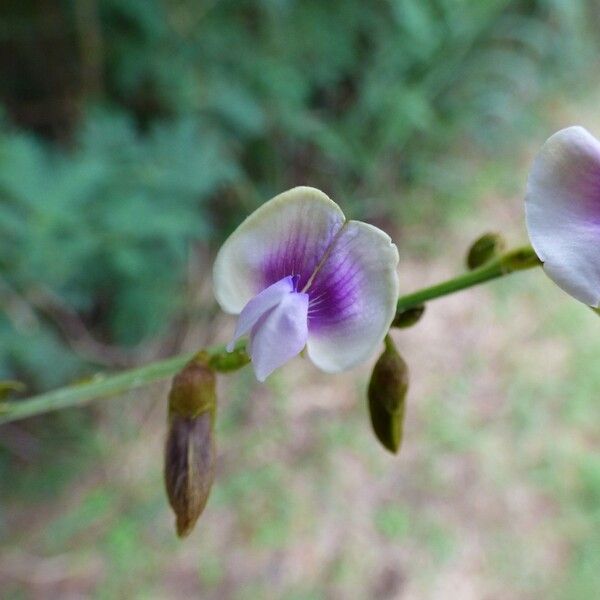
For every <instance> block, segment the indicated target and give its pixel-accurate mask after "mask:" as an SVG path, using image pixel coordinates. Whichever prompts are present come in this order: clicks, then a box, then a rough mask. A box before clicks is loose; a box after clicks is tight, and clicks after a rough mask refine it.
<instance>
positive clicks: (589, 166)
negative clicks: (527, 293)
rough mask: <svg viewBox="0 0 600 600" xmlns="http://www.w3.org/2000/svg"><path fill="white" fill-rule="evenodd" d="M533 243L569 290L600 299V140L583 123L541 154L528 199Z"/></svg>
mask: <svg viewBox="0 0 600 600" xmlns="http://www.w3.org/2000/svg"><path fill="white" fill-rule="evenodd" d="M525 209H526V218H527V230H528V232H529V238H530V240H531V244H532V246H533V248H534V250H535V252H536V254H537V255H538V256H539V258H540V260H541V261H542V262H543V264H544V271H545V272H546V274H547V275H548V276H549V277H550V279H552V280H553V281H554V282H555V283H556V284H557V285H558V286H559V287H561V288H562V289H563V290H564V291H565V292H567V293H568V294H570V295H571V296H573V297H574V298H576V299H577V300H580V301H581V302H584V303H585V304H588V305H589V306H593V307H598V305H599V304H600V142H599V141H598V140H597V139H596V138H594V137H593V136H592V135H591V134H590V133H589V132H588V131H586V130H585V129H584V128H583V127H568V128H567V129H562V130H561V131H559V132H558V133H555V134H554V135H553V136H552V137H551V138H550V139H548V140H547V141H546V143H545V144H544V145H543V146H542V149H541V150H540V152H539V154H538V155H537V157H536V159H535V161H534V164H533V167H532V169H531V173H530V175H529V181H528V184H527V196H526V201H525Z"/></svg>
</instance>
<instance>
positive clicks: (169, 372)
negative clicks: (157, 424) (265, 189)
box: [0, 247, 541, 424]
mask: <svg viewBox="0 0 600 600" xmlns="http://www.w3.org/2000/svg"><path fill="white" fill-rule="evenodd" d="M540 264H541V263H540V261H539V259H538V258H537V256H536V255H535V252H534V251H533V249H532V248H530V247H524V248H518V249H516V250H512V251H510V252H507V253H506V254H504V255H502V256H500V257H499V258H496V259H493V260H492V261H490V262H489V263H487V264H485V265H483V266H482V267H479V268H478V269H474V270H473V271H469V272H467V273H465V274H463V275H459V276H458V277H455V278H454V279H449V280H448V281H445V282H443V283H439V284H437V285H434V286H431V287H428V288H425V289H422V290H418V291H416V292H414V293H412V294H408V295H406V296H402V297H401V298H400V299H399V300H398V306H397V310H396V315H398V314H400V313H402V312H403V311H405V310H407V309H411V308H415V307H417V306H420V305H422V304H423V303H424V302H427V301H428V300H433V299H434V298H439V297H441V296H446V295H448V294H452V293H454V292H458V291H460V290H464V289H466V288H469V287H473V286H475V285H479V284H481V283H484V282H486V281H489V280H491V279H496V278H498V277H502V276H503V275H508V274H509V273H512V272H514V271H521V270H524V269H530V268H533V267H536V266H539V265H540ZM203 352H205V353H208V355H209V356H210V359H209V363H210V366H211V367H212V368H213V369H215V371H218V372H221V373H227V372H230V371H235V370H237V369H240V368H241V367H243V366H244V365H246V364H248V362H250V358H249V356H248V354H247V352H246V350H245V343H244V342H240V343H239V344H238V345H237V346H236V349H235V350H234V351H233V352H231V353H229V352H227V351H226V350H225V349H224V348H223V346H214V347H211V348H207V349H205V350H203ZM194 356H195V354H194V353H190V352H188V353H184V354H180V355H178V356H174V357H172V358H168V359H166V360H161V361H158V362H154V363H151V364H149V365H145V366H143V367H138V368H136V369H131V370H129V371H123V372H121V373H117V374H116V375H97V376H95V377H94V378H93V379H91V380H90V381H87V382H84V383H78V384H75V385H71V386H68V387H64V388H60V389H58V390H55V391H52V392H47V393H45V394H40V395H38V396H34V397H32V398H27V399H25V400H12V401H9V402H3V403H0V424H2V423H9V422H10V421H17V420H19V419H25V418H27V417H32V416H34V415H39V414H42V413H46V412H50V411H54V410H59V409H62V408H68V407H71V406H80V405H82V404H86V403H87V402H89V401H90V400H94V399H96V398H108V397H110V396H115V395H117V394H123V393H126V392H129V391H132V390H135V389H137V388H140V387H142V386H145V385H147V384H149V383H153V382H156V381H160V380H162V379H167V378H169V377H172V376H173V375H174V374H175V373H177V372H178V371H180V370H181V368H182V367H183V366H184V365H185V364H186V363H187V362H188V361H190V360H191V359H192V358H193V357H194Z"/></svg>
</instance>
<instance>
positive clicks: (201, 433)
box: [165, 357, 216, 537]
mask: <svg viewBox="0 0 600 600" xmlns="http://www.w3.org/2000/svg"><path fill="white" fill-rule="evenodd" d="M215 406H216V392H215V374H214V372H213V371H212V370H211V369H210V367H208V366H207V365H206V363H205V362H203V360H202V357H197V358H196V359H195V360H194V361H192V362H191V363H189V364H188V365H187V366H186V367H185V368H184V369H183V370H182V371H181V372H180V373H178V374H177V375H176V376H175V377H174V379H173V385H172V387H171V392H170V394H169V432H168V435H167V442H166V445H165V486H166V489H167V495H168V497H169V503H170V504H171V507H172V508H173V511H174V512H175V515H176V518H177V522H176V525H177V535H178V536H179V537H184V536H186V535H188V534H189V533H190V532H191V531H192V529H193V528H194V525H195V524H196V521H197V520H198V518H199V517H200V515H201V514H202V511H203V510H204V507H205V506H206V502H207V501H208V496H209V494H210V490H211V487H212V484H213V481H214V476H215V439H214V415H215Z"/></svg>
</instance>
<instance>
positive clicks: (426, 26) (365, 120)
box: [0, 0, 600, 599]
mask: <svg viewBox="0 0 600 600" xmlns="http://www.w3.org/2000/svg"><path fill="white" fill-rule="evenodd" d="M599 18H600V14H599V9H598V5H597V3H596V2H594V1H593V0H590V1H584V0H522V1H513V0H485V1H481V0H427V1H422V0H396V1H392V0H390V1H383V0H382V1H376V2H369V3H365V2H359V1H358V0H336V1H335V2H320V1H317V0H315V1H311V0H308V1H302V2H300V1H299V0H297V1H295V0H259V1H253V2H250V1H233V0H221V1H213V2H210V1H208V0H207V1H206V2H193V1H191V0H163V1H159V0H78V1H75V0H71V1H66V0H64V1H62V2H50V1H42V0H38V1H33V0H28V1H25V2H23V1H17V0H7V1H6V2H4V3H3V5H2V8H1V9H0V75H1V78H2V79H1V80H2V86H1V89H0V102H1V106H2V120H1V123H0V307H1V311H0V377H2V378H6V377H13V378H17V379H20V380H23V381H25V382H27V384H28V386H29V390H30V391H36V390H41V389H46V388H49V387H53V386H57V385H61V384H64V383H67V382H69V381H73V380H74V379H75V378H79V377H85V376H87V375H90V374H92V373H93V372H95V371H97V370H101V369H110V368H117V367H122V366H127V365H132V364H137V363H141V362H144V361H147V360H151V359H153V358H157V357H160V356H166V355H170V354H172V353H173V352H176V351H178V350H180V349H183V348H196V347H198V346H200V345H201V344H202V343H205V342H207V341H210V340H213V339H219V340H223V339H225V337H226V335H225V333H226V330H227V327H229V326H230V324H229V321H223V320H222V318H221V317H219V316H217V311H216V309H215V306H214V303H213V301H212V297H211V291H210V281H209V273H210V261H211V255H212V253H213V252H214V250H215V249H216V248H217V247H218V245H219V243H220V242H221V241H222V240H223V238H224V237H225V236H226V235H227V233H228V232H229V231H230V230H231V229H232V228H233V227H234V226H235V225H236V224H237V223H238V222H239V221H240V220H241V219H242V218H243V216H244V215H246V214H247V213H248V212H249V211H251V210H252V209H253V208H254V207H255V206H257V205H258V204H259V203H261V202H263V201H264V200H265V199H267V198H269V197H271V196H272V195H274V194H275V193H277V192H279V191H281V190H283V189H286V188H288V187H291V186H293V185H297V184H301V183H307V184H311V185H315V186H317V187H321V188H322V189H324V190H325V191H327V192H328V193H329V194H330V195H332V196H333V197H334V198H335V199H336V200H338V201H339V202H340V203H341V204H342V205H343V206H344V209H345V210H346V211H347V212H349V213H352V214H353V215H354V216H356V217H359V218H365V219H367V220H370V221H372V222H375V223H378V224H381V225H383V226H385V228H386V229H388V230H390V231H391V232H394V233H395V235H394V237H395V239H396V240H397V241H398V243H399V246H400V250H401V254H402V255H403V257H404V258H403V266H402V282H403V283H402V285H403V289H405V290H406V291H408V290H409V288H410V289H412V288H414V287H417V286H418V285H419V284H423V283H428V282H433V281H435V279H436V278H438V277H442V276H445V275H449V274H450V273H453V272H456V271H457V270H458V269H459V268H460V265H461V261H462V256H461V254H462V251H463V249H464V248H465V247H466V245H467V244H468V243H469V241H470V240H471V238H473V237H474V236H475V235H477V234H478V233H480V232H481V230H483V229H485V228H489V227H490V226H493V227H498V228H501V229H504V230H505V231H507V232H508V233H509V235H512V236H513V239H514V240H516V241H522V240H524V239H525V238H524V233H523V227H522V211H521V204H520V202H521V198H520V197H518V196H521V195H522V191H523V187H524V177H525V171H526V168H527V163H528V152H529V146H528V145H527V143H526V142H527V140H528V136H535V140H536V141H535V143H533V144H532V147H533V148H535V146H537V145H539V142H540V141H541V140H542V139H544V138H545V137H547V134H549V133H550V131H551V130H552V128H558V127H559V126H562V125H566V124H570V123H571V122H572V121H581V116H580V115H586V118H590V119H591V118H592V117H591V116H589V115H591V113H592V111H591V110H589V109H588V108H586V107H587V106H588V104H587V101H586V98H588V97H589V98H591V99H593V100H595V99H597V96H596V95H595V93H596V89H597V85H598V80H597V79H598V75H597V73H595V72H593V71H590V67H593V66H594V65H596V64H597V56H598V50H599V48H598V39H597V31H598V22H599ZM566 92H568V94H567V93H566ZM575 96H577V100H576V102H575ZM572 106H577V111H574V109H573V108H571V107H572ZM591 106H594V104H593V102H592V103H591ZM565 120H566V122H563V121H565ZM592 122H593V123H596V124H598V121H597V117H596V121H592ZM590 127H591V125H590ZM532 281H533V283H532ZM532 288H533V289H534V291H532ZM492 290H493V291H492V292H488V291H478V292H473V293H472V294H471V295H470V296H468V299H467V297H466V296H459V297H457V298H456V299H449V300H445V301H440V302H439V304H437V305H436V306H435V309H433V307H432V310H431V311H430V312H431V315H428V317H427V320H426V321H425V322H424V323H423V324H422V325H420V326H419V328H418V329H415V331H414V333H413V332H412V331H411V332H410V333H408V334H404V335H403V336H402V337H401V345H402V346H403V349H404V351H405V353H406V358H407V360H408V362H409V363H410V364H411V367H412V368H413V371H414V376H413V379H414V389H413V392H412V396H411V398H413V402H414V407H413V410H412V412H411V414H409V424H410V425H411V427H410V428H409V433H408V439H407V441H406V445H405V449H404V450H403V455H402V456H401V458H400V459H399V461H397V462H393V461H392V460H391V459H390V460H388V459H387V457H385V456H383V454H382V452H381V451H380V449H379V448H378V447H377V446H376V445H375V442H374V441H372V440H371V437H370V432H369V430H368V426H367V421H366V416H365V414H364V406H363V404H362V401H361V398H362V395H363V394H364V378H365V377H366V375H365V372H360V373H358V374H356V375H354V376H351V377H345V378H334V379H333V380H329V379H321V378H319V376H318V375H315V372H314V371H313V370H312V369H310V367H308V366H300V365H298V364H295V367H292V368H290V369H287V370H285V371H284V373H283V374H282V375H280V376H279V377H276V378H274V380H273V382H271V384H270V386H269V388H267V389H265V388H254V387H252V384H251V378H250V377H249V375H247V374H246V375H244V374H241V375H240V377H239V378H235V381H233V380H232V381H231V382H230V383H229V384H228V386H227V387H226V388H225V387H224V389H223V393H222V397H223V399H224V402H223V407H222V409H221V413H220V416H219V428H220V430H219V436H220V437H219V443H220V448H221V454H220V457H219V460H220V466H219V474H218V481H217V485H216V487H215V490H214V494H213V497H212V498H211V501H210V503H209V506H208V509H207V513H206V514H205V516H204V518H203V521H202V522H201V523H200V526H199V532H198V533H197V535H196V536H195V537H192V538H191V540H190V541H189V542H186V543H185V544H178V543H176V542H175V541H174V540H173V538H172V532H171V523H170V517H169V515H168V513H167V511H166V508H165V500H164V498H163V492H162V483H161V480H160V479H161V467H160V456H161V448H160V447H161V443H162V436H163V417H164V399H163V397H164V389H163V388H160V387H158V388H157V389H155V390H151V391H148V392H144V393H142V394H140V395H139V396H138V397H136V398H132V399H130V400H128V401H127V402H126V401H125V400H123V401H116V402H114V403H108V404H106V405H102V406H95V405H94V406H92V407H90V408H89V409H85V410H77V411H75V410H73V411H68V412H65V413H64V414H59V415H52V416H47V417H42V418H39V419H34V420H31V421H30V422H27V423H24V424H18V425H13V426H6V427H3V428H2V429H0V480H1V482H2V485H1V486H0V487H1V492H0V493H1V494H2V501H3V505H4V506H5V509H4V512H2V513H0V534H5V535H2V536H1V537H3V538H6V539H7V540H8V541H7V543H6V545H5V547H4V548H3V549H0V552H1V554H0V586H1V588H2V589H4V590H8V592H7V594H8V597H9V598H30V597H32V598H37V597H40V598H42V597H43V598H55V597H56V598H59V597H60V598H64V597H69V594H72V595H73V596H75V595H77V594H83V595H90V596H91V597H98V598H119V597H128V598H136V597H139V598H147V597H168V598H177V597H190V596H198V597H202V598H211V597H214V598H229V597H232V598H257V597H260V598H263V597H264V598H270V597H273V598H280V597H281V598H298V599H300V598H322V597H334V598H350V597H381V598H395V597H407V598H409V597H417V598H423V597H432V598H433V597H440V598H442V597H447V595H448V590H453V591H454V593H455V594H458V597H461V598H469V597H473V598H481V597H506V595H509V596H510V597H518V598H530V597H531V598H537V597H540V596H542V597H551V596H552V595H554V596H556V597H560V598H569V599H571V598H589V597H591V596H592V595H593V591H592V590H593V589H594V587H595V585H596V584H597V583H598V582H597V573H598V572H599V571H600V565H599V564H598V556H599V555H600V548H598V543H597V540H598V539H600V536H597V535H595V533H597V532H598V519H599V515H598V505H599V499H600V483H599V482H600V465H598V461H597V460H596V459H595V458H593V457H594V453H593V448H594V444H595V446H596V448H597V437H594V436H595V435H596V434H595V433H594V432H593V430H592V429H591V425H592V424H593V423H595V422H597V417H598V409H597V408H596V407H595V406H593V404H594V402H593V400H594V397H595V396H594V394H595V391H597V389H598V385H599V382H598V381H596V379H597V377H596V376H595V374H594V365H595V357H596V356H597V355H598V349H599V348H598V343H597V341H596V340H595V339H594V338H593V336H592V332H593V326H595V325H597V324H596V323H595V322H592V321H591V320H590V319H591V318H592V317H593V315H587V314H585V313H582V312H581V309H580V307H578V306H576V305H573V303H569V302H568V301H565V300H563V299H562V296H561V295H560V293H559V292H557V291H554V290H552V289H551V288H549V287H548V285H547V284H546V283H545V281H544V280H543V278H540V279H539V281H537V280H535V278H527V282H526V283H522V282H521V280H520V281H517V282H506V283H504V282H503V283H502V285H497V286H494V287H493V288H492ZM538 290H539V291H538ZM509 294H510V295H509ZM548 297H551V298H552V300H553V302H554V304H553V305H552V307H551V308H549V310H548V313H547V314H544V316H540V312H541V311H540V310H539V307H540V306H543V307H544V308H546V307H547V305H548V304H549V300H547V298H548ZM438 311H439V312H438ZM434 312H435V313H436V314H437V315H438V316H434V314H433V313H434ZM491 324H493V325H491ZM582 348H583V350H582ZM524 349H526V350H527V352H526V351H525V350H524ZM534 356H536V357H537V360H539V361H540V363H543V364H540V363H538V362H536V359H534V358H533V357H534ZM244 377H245V379H244ZM307 381H308V382H310V383H308V384H307V383H306V382H307ZM419 382H420V383H419ZM250 388H251V389H252V390H253V391H251V392H250V396H251V402H249V401H248V393H249V392H248V390H249V389H250ZM307 388H308V389H307ZM596 396H597V393H596ZM340 398H342V399H341V400H340ZM290 428H291V429H292V430H293V431H294V433H293V434H292V435H291V436H288V433H289V430H290ZM324 456H325V457H327V458H326V459H323V457H324ZM357 590H359V595H358V596H356V593H357Z"/></svg>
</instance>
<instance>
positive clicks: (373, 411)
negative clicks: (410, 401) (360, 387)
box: [368, 335, 408, 454]
mask: <svg viewBox="0 0 600 600" xmlns="http://www.w3.org/2000/svg"><path fill="white" fill-rule="evenodd" d="M407 390H408V366H407V364H406V362H404V359H403V358H402V357H401V356H400V354H399V353H398V351H397V350H396V347H395V345H394V342H393V341H392V339H391V338H390V336H389V335H388V336H387V337H386V339H385V350H384V351H383V353H382V355H381V356H380V357H379V359H378V360H377V362H376V363H375V366H374V367H373V373H372V375H371V381H370V382H369V389H368V399H369V414H370V416H371V424H372V426H373V431H374V432H375V435H376V436H377V439H378V440H379V441H380V442H381V443H382V444H383V445H384V446H385V448H387V449H388V450H389V451H390V452H393V453H394V454H395V453H396V452H398V449H399V448H400V445H401V443H402V433H403V424H404V413H405V406H406V402H405V400H406V392H407Z"/></svg>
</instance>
